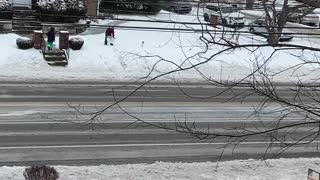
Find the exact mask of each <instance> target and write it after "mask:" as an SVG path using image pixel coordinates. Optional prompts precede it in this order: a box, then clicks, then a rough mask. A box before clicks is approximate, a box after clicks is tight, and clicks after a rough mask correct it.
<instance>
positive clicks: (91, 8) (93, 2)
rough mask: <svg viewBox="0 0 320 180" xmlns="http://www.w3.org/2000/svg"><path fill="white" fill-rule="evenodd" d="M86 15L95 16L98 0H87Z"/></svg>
mask: <svg viewBox="0 0 320 180" xmlns="http://www.w3.org/2000/svg"><path fill="white" fill-rule="evenodd" d="M86 2H87V15H88V16H97V11H98V1H97V0H87V1H86Z"/></svg>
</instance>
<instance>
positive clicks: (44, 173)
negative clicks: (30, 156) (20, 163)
mask: <svg viewBox="0 0 320 180" xmlns="http://www.w3.org/2000/svg"><path fill="white" fill-rule="evenodd" d="M23 176H24V178H25V179H26V180H36V179H48V180H49V179H50V180H57V179H58V178H59V173H58V172H57V171H56V170H55V169H54V167H50V166H32V167H29V168H26V169H25V171H24V172H23Z"/></svg>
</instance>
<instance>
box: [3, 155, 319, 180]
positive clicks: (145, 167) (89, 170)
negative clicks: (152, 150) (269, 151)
mask: <svg viewBox="0 0 320 180" xmlns="http://www.w3.org/2000/svg"><path fill="white" fill-rule="evenodd" d="M319 165H320V158H311V159H305V158H298V159H274V160H267V161H257V160H235V161H226V162H220V163H219V167H218V168H217V163H213V162H203V163H166V162H156V163H154V164H126V165H100V166H56V170H57V171H58V172H59V173H60V178H59V180H167V179H170V180H305V179H307V171H308V168H312V169H314V170H316V171H319V170H320V166H319ZM23 171H24V167H0V179H1V180H24V178H23V175H22V173H23Z"/></svg>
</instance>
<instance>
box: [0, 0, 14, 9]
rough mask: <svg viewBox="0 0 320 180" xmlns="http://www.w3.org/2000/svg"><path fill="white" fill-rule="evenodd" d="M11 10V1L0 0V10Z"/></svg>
mask: <svg viewBox="0 0 320 180" xmlns="http://www.w3.org/2000/svg"><path fill="white" fill-rule="evenodd" d="M8 10H11V3H10V2H9V0H0V11H8Z"/></svg>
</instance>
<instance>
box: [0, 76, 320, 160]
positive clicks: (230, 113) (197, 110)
mask: <svg viewBox="0 0 320 180" xmlns="http://www.w3.org/2000/svg"><path fill="white" fill-rule="evenodd" d="M136 87H137V84H129V85H123V84H121V83H80V84H79V83H59V84H57V83H47V84H37V83H12V82H2V83H1V85H0V165H30V164H42V163H44V164H76V165H79V164H82V165H83V164H100V163H105V164H118V163H140V162H147V163H148V162H154V161H159V160H163V161H216V160H218V159H219V157H220V155H221V153H222V150H223V149H222V148H221V147H223V145H224V144H225V141H226V139H225V138H220V139H216V141H214V142H212V143H209V142H208V141H200V140H196V139H194V138H191V137H190V136H187V135H186V134H179V133H176V132H171V131H166V130H162V129H157V128H155V127H152V126H145V125H141V124H139V123H137V122H136V120H135V119H134V118H133V117H132V116H128V115H127V114H125V113H124V112H123V111H122V110H121V109H119V108H118V107H112V108H110V109H109V110H107V111H106V112H105V113H104V114H102V115H101V117H100V119H98V120H96V121H95V122H94V123H87V120H88V119H90V117H91V115H90V112H93V111H96V110H99V109H100V108H103V107H104V106H106V105H110V104H112V103H113V101H114V99H120V98H123V97H125V96H126V95H127V94H128V93H129V92H130V91H132V90H133V89H135V88H136ZM288 88H289V87H287V86H285V85H282V86H280V87H279V91H278V93H279V94H281V95H282V96H283V97H287V98H291V97H292V95H293V94H291V93H290V91H288ZM112 90H113V91H112ZM182 90H183V92H184V93H182ZM223 90H224V89H222V88H214V87H211V86H210V85H205V84H183V85H181V86H180V88H177V85H170V84H165V83H162V84H152V85H149V86H147V87H146V88H145V89H143V90H139V91H138V92H137V93H135V94H134V95H133V96H132V97H130V98H129V99H128V100H127V101H126V102H124V103H121V104H120V106H121V107H122V108H123V109H124V110H125V111H127V112H129V113H130V114H131V115H134V116H135V117H138V118H141V119H144V120H146V121H148V122H152V123H154V124H162V123H165V124H166V125H167V126H168V127H174V126H175V123H177V122H178V121H180V122H183V123H186V124H188V125H192V124H193V122H196V127H197V128H202V129H203V128H206V129H207V128H208V127H209V128H210V130H214V131H219V132H225V131H226V128H232V127H241V126H243V125H244V124H246V128H248V129H250V130H256V128H262V124H263V125H264V127H263V128H267V127H268V126H272V125H273V124H272V121H273V119H274V117H275V116H276V115H277V114H274V115H266V116H263V117H260V118H258V117H255V116H250V114H251V113H252V110H253V106H254V105H256V104H257V103H258V102H259V101H260V99H261V98H260V97H258V96H256V95H251V96H250V97H249V98H248V99H247V100H246V101H243V99H242V98H238V99H237V98H236V99H232V100H230V98H231V97H232V96H233V94H232V92H226V93H225V94H223V95H221V96H219V97H215V95H217V94H219V93H221V92H222V91H223ZM235 92H245V93H246V94H251V92H247V91H246V88H239V89H237V90H235ZM186 93H188V94H189V95H190V96H195V97H197V98H196V99H194V98H190V97H186V95H185V94H186ZM209 96H212V98H204V97H209ZM226 101H228V102H226ZM222 102H226V103H222ZM73 106H74V107H76V109H77V110H79V111H81V112H85V113H87V114H82V115H79V114H78V113H76V111H75V109H74V107H73ZM273 108H276V106H275V105H271V108H270V109H269V110H271V109H273ZM299 118H300V117H299V116H298V115H296V116H292V118H291V119H289V120H287V121H284V122H283V124H288V123H293V122H294V121H296V120H297V119H299ZM134 122H135V123H134ZM261 122H264V123H261ZM308 132H309V129H308V128H307V127H306V128H305V130H300V131H298V132H296V133H293V134H289V133H288V132H284V131H283V132H279V134H278V135H279V136H281V135H287V136H288V137H289V139H290V138H295V137H297V136H298V137H302V136H303V135H305V134H306V133H308ZM316 145H317V143H313V144H311V145H310V146H308V147H305V146H300V147H296V148H293V149H289V150H288V151H287V152H286V153H285V154H283V155H282V156H281V157H297V156H305V157H310V156H316V155H317V152H316V149H317V148H316ZM267 146H268V142H267V141H266V140H265V139H263V137H254V138H249V139H247V140H246V142H244V143H243V144H241V145H239V146H238V147H237V148H236V150H235V151H234V149H233V146H228V147H226V148H224V156H223V159H224V160H229V159H246V158H259V157H261V156H262V155H263V154H264V152H265V149H266V147H267ZM275 150H276V147H274V148H273V149H271V153H275Z"/></svg>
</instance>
